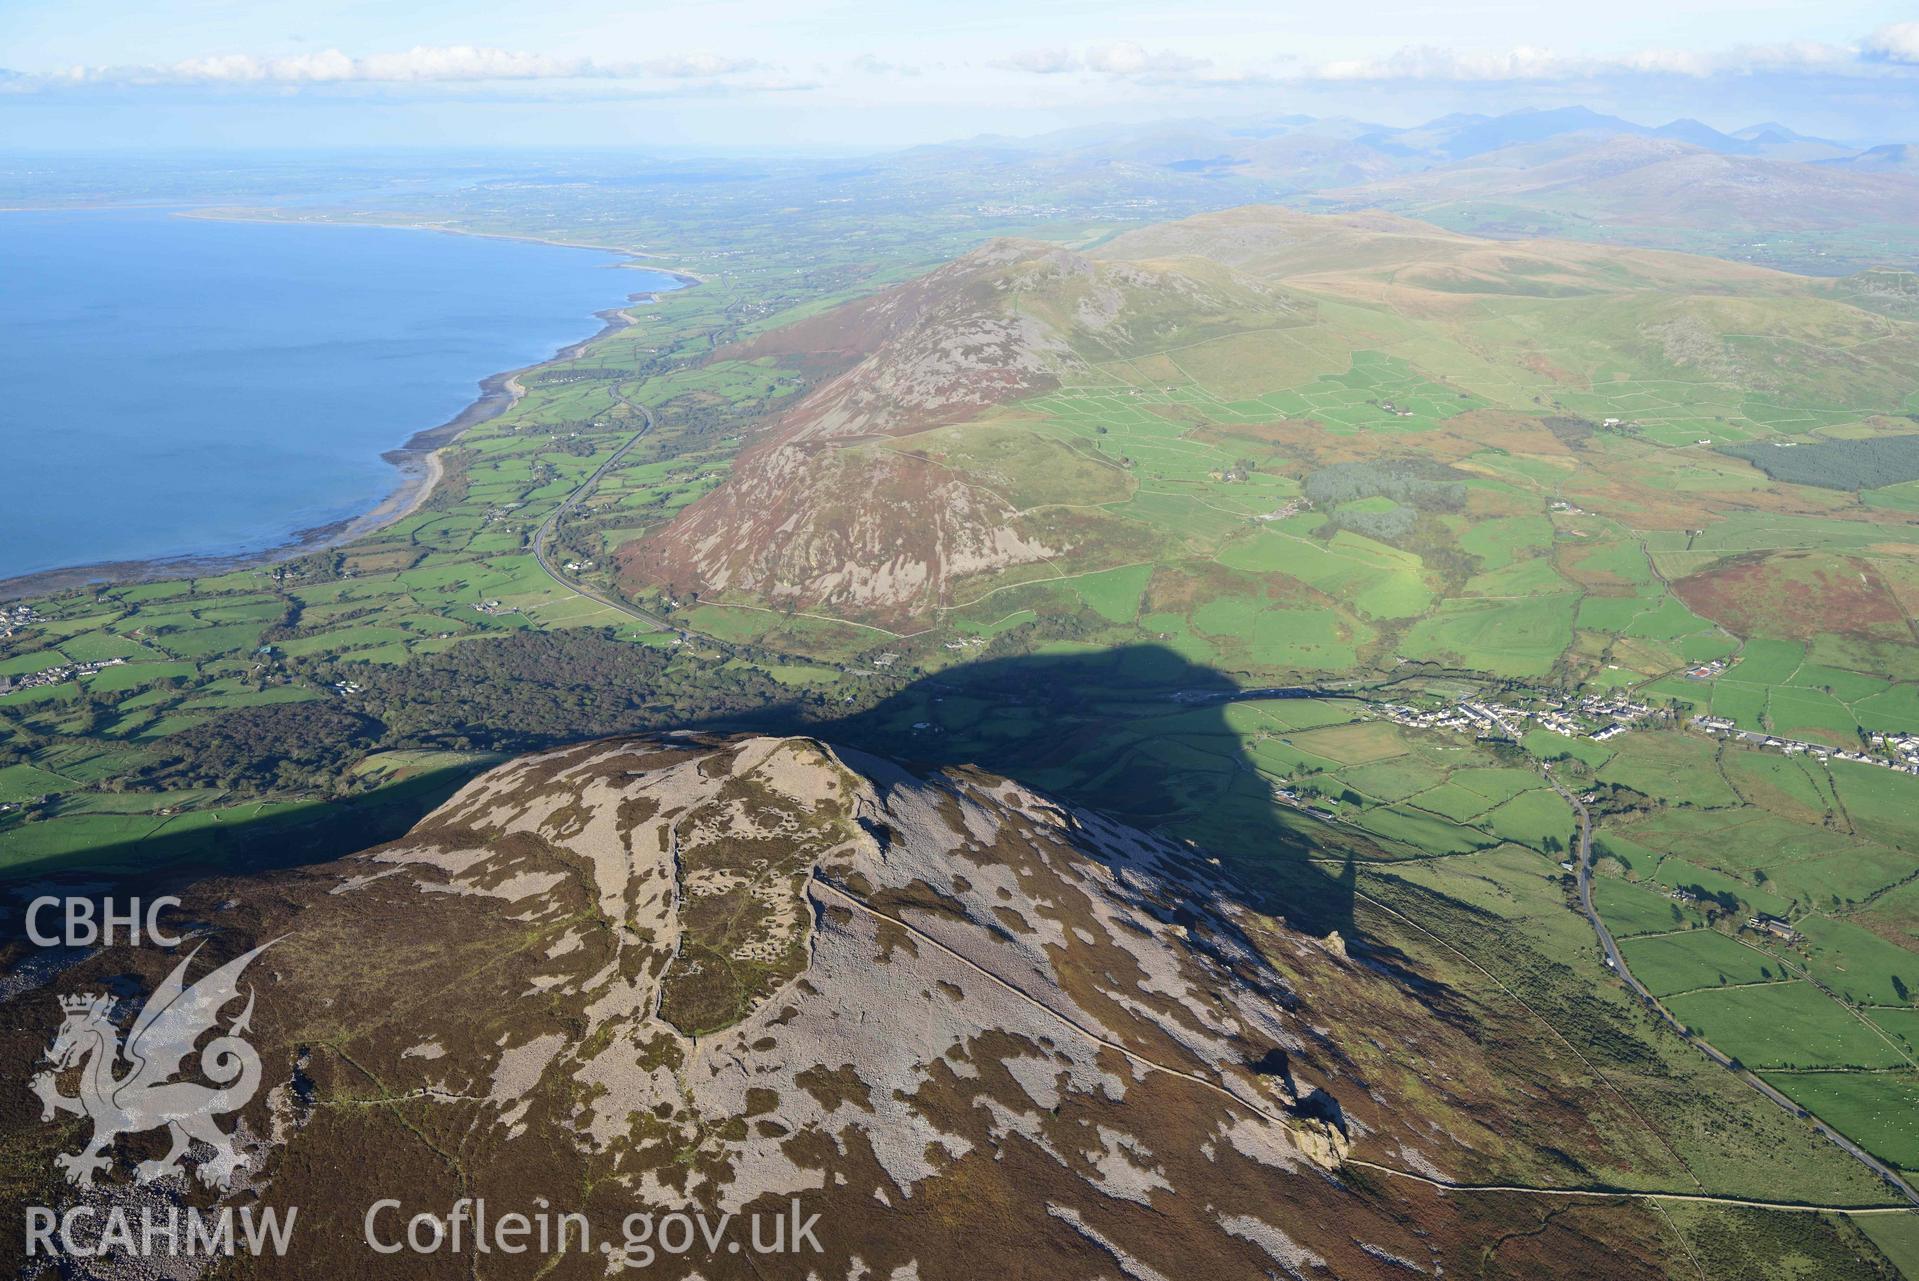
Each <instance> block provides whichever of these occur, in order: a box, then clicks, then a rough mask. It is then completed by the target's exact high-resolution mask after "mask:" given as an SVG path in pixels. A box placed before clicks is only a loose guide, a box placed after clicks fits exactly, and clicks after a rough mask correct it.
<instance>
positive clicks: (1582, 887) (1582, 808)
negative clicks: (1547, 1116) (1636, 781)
mask: <svg viewBox="0 0 1919 1281" xmlns="http://www.w3.org/2000/svg"><path fill="white" fill-rule="evenodd" d="M1541 773H1543V774H1544V775H1545V777H1546V781H1547V782H1548V783H1550V784H1551V785H1552V789H1553V790H1554V791H1555V792H1558V793H1559V795H1560V797H1561V798H1562V799H1563V800H1565V802H1566V803H1567V804H1568V805H1570V806H1572V807H1573V812H1574V813H1575V814H1577V815H1578V816H1579V848H1578V850H1577V851H1576V853H1575V854H1574V857H1573V867H1574V870H1575V873H1576V875H1577V877H1578V881H1579V909H1580V911H1582V912H1584V913H1585V914H1586V920H1587V921H1588V922H1590V923H1591V925H1592V927H1593V933H1594V934H1596V935H1598V937H1599V949H1600V951H1601V952H1603V953H1604V954H1605V957H1606V961H1607V963H1608V964H1609V965H1610V966H1611V967H1612V969H1613V971H1614V972H1615V973H1617V974H1618V975H1619V977H1620V978H1621V979H1622V980H1623V981H1624V982H1625V984H1626V986H1627V987H1628V988H1629V989H1631V991H1632V992H1633V994H1634V995H1635V996H1637V997H1638V998H1639V999H1640V1000H1641V1001H1642V1002H1644V1003H1645V1005H1646V1008H1647V1009H1649V1010H1651V1011H1652V1012H1653V1013H1654V1014H1656V1015H1658V1016H1659V1018H1660V1019H1661V1020H1663V1021H1664V1022H1665V1024H1666V1025H1667V1026H1668V1027H1670V1028H1672V1030H1673V1031H1675V1032H1678V1033H1680V1034H1681V1035H1682V1036H1684V1037H1685V1039H1686V1040H1687V1041H1689V1042H1691V1043H1692V1045H1693V1046H1694V1048H1696V1049H1697V1050H1698V1051H1699V1052H1700V1053H1701V1054H1703V1055H1705V1056H1706V1057H1707V1058H1709V1059H1711V1060H1712V1061H1713V1062H1714V1063H1717V1064H1718V1065H1719V1066H1720V1067H1722V1068H1725V1069H1726V1070H1727V1071H1728V1072H1731V1073H1732V1074H1733V1075H1734V1076H1736V1077H1738V1078H1739V1079H1740V1080H1741V1081H1744V1082H1745V1083H1746V1084H1747V1085H1749V1086H1751V1087H1752V1088H1753V1089H1754V1090H1757V1091H1758V1092H1759V1093H1760V1094H1763V1095H1765V1096H1766V1097H1767V1098H1768V1099H1771V1100H1772V1101H1773V1102H1774V1103H1776V1104H1778V1105H1779V1106H1780V1107H1782V1108H1784V1109H1785V1110H1786V1111H1788V1112H1790V1113H1792V1114H1793V1115H1794V1116H1797V1117H1803V1118H1804V1119H1805V1120H1806V1121H1808V1122H1809V1123H1810V1124H1811V1125H1812V1128H1813V1129H1815V1130H1817V1131H1818V1132H1819V1133H1820V1134H1822V1135H1824V1136H1825V1137H1826V1138H1827V1139H1829V1140H1831V1141H1832V1143H1833V1144H1834V1145H1835V1146H1837V1147H1838V1148H1839V1149H1840V1150H1841V1151H1842V1152H1844V1153H1845V1154H1846V1155H1847V1156H1850V1157H1851V1158H1852V1159H1853V1160H1855V1161H1857V1162H1859V1163H1860V1164H1861V1165H1863V1166H1865V1167H1866V1168H1867V1169H1868V1170H1871V1171H1872V1172H1873V1173H1874V1174H1876V1175H1878V1176H1879V1178H1880V1180H1881V1181H1883V1182H1884V1183H1885V1184H1886V1185H1887V1186H1888V1187H1890V1188H1892V1189H1893V1190H1894V1191H1896V1192H1898V1193H1899V1194H1900V1195H1901V1196H1903V1197H1905V1199H1906V1200H1908V1201H1910V1202H1912V1204H1914V1205H1919V1191H1914V1190H1913V1187H1912V1185H1911V1184H1909V1183H1907V1182H1906V1181H1905V1179H1903V1178H1901V1177H1900V1176H1899V1174H1898V1172H1897V1171H1895V1170H1893V1169H1892V1168H1891V1167H1889V1166H1887V1165H1886V1163H1885V1162H1883V1161H1881V1160H1879V1158H1877V1157H1875V1156H1873V1155H1872V1153H1870V1152H1867V1151H1866V1150H1865V1149H1863V1148H1861V1147H1860V1146H1859V1145H1858V1144H1856V1143H1854V1142H1853V1141H1852V1140H1851V1139H1848V1138H1847V1137H1846V1136H1845V1135H1843V1134H1841V1133H1839V1131H1837V1130H1835V1129H1833V1128H1832V1127H1831V1126H1830V1125H1827V1124H1826V1123H1825V1122H1824V1121H1821V1120H1820V1119H1819V1118H1818V1117H1816V1116H1814V1115H1813V1114H1812V1113H1811V1112H1809V1111H1807V1110H1806V1109H1805V1108H1803V1107H1801V1106H1800V1105H1799V1104H1797V1103H1795V1102H1793V1101H1792V1100H1791V1099H1789V1098H1787V1097H1786V1096H1785V1095H1784V1094H1781V1093H1780V1092H1779V1091H1778V1090H1775V1089H1774V1088H1773V1087H1772V1086H1770V1085H1768V1084H1767V1083H1766V1082H1765V1081H1762V1080H1761V1079H1760V1078H1759V1077H1757V1076H1755V1075H1754V1074H1753V1073H1751V1072H1749V1071H1747V1070H1746V1069H1745V1068H1744V1067H1742V1066H1740V1065H1738V1064H1736V1063H1734V1062H1733V1061H1732V1057H1731V1056H1730V1055H1728V1054H1725V1053H1723V1052H1721V1051H1720V1050H1719V1048H1718V1047H1717V1046H1715V1045H1713V1044H1712V1043H1711V1042H1709V1041H1707V1040H1706V1039H1705V1038H1704V1037H1702V1036H1700V1035H1699V1034H1698V1033H1696V1032H1695V1033H1693V1034H1691V1035H1689V1036H1688V1035H1686V1026H1685V1024H1683V1023H1681V1022H1680V1021H1679V1020H1678V1019H1676V1018H1674V1017H1673V1015H1672V1014H1671V1012H1670V1011H1668V1010H1667V1009H1666V1007H1665V1006H1664V1005H1662V1004H1660V1001H1659V998H1658V997H1656V996H1654V995H1653V994H1652V992H1651V991H1650V990H1649V989H1648V988H1647V987H1646V985H1645V984H1644V983H1641V982H1640V981H1639V980H1638V979H1637V978H1635V977H1634V976H1633V972H1632V971H1631V970H1630V969H1628V968H1627V967H1626V958H1625V957H1624V956H1623V955H1621V954H1620V951H1619V945H1618V944H1617V943H1616V942H1614V941H1613V936H1612V931H1611V930H1609V929H1607V928H1606V923H1605V922H1604V921H1602V920H1601V919H1600V918H1599V911H1598V909H1597V908H1595V907H1594V906H1593V856H1592V839H1593V820H1592V811H1591V810H1589V809H1588V808H1587V807H1586V803H1585V802H1584V801H1582V800H1581V799H1579V797H1578V796H1577V795H1575V794H1574V793H1573V792H1571V791H1570V790H1568V789H1567V788H1566V787H1564V786H1563V785H1562V784H1561V783H1560V781H1559V780H1558V779H1556V778H1554V777H1553V774H1552V770H1551V769H1550V768H1546V769H1542V770H1541Z"/></svg>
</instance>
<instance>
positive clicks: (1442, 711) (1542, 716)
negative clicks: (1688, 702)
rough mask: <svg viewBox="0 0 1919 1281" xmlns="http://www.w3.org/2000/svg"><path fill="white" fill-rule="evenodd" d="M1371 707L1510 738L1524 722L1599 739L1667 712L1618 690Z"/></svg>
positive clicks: (1420, 724)
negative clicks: (1518, 700) (1520, 701)
mask: <svg viewBox="0 0 1919 1281" xmlns="http://www.w3.org/2000/svg"><path fill="white" fill-rule="evenodd" d="M1373 711H1375V712H1376V713H1378V714H1379V715H1380V716H1383V717H1385V718H1386V719H1387V720H1389V721H1393V722H1395V723H1397V724H1400V725H1410V726H1413V727H1415V728H1418V729H1451V730H1458V731H1460V732H1461V733H1468V734H1472V735H1474V736H1475V737H1478V738H1504V739H1511V740H1513V741H1515V742H1517V741H1518V740H1519V738H1520V736H1521V735H1522V734H1523V733H1524V730H1523V729H1521V728H1520V727H1521V724H1522V723H1523V722H1526V721H1532V722H1534V723H1536V724H1538V725H1540V726H1542V727H1543V728H1545V729H1549V730H1552V731H1553V732H1554V733H1556V734H1564V735H1565V736H1566V737H1568V738H1590V739H1592V740H1593V741H1595V742H1600V743H1603V742H1605V741H1606V740H1607V739H1609V738H1612V737H1614V736H1616V735H1619V734H1623V733H1625V732H1626V731H1627V730H1628V729H1631V728H1632V727H1633V726H1635V725H1645V724H1651V723H1653V722H1655V721H1658V720H1661V719H1663V718H1664V717H1666V716H1667V715H1668V713H1666V712H1664V711H1663V710H1661V709H1660V708H1656V707H1652V706H1649V705H1648V704H1645V703H1641V702H1636V701H1634V700H1633V699H1631V698H1627V697H1625V696H1624V695H1619V694H1586V695H1583V696H1581V697H1580V698H1577V699H1574V700H1572V701H1571V702H1561V701H1558V700H1554V699H1551V698H1538V699H1535V700H1534V701H1533V702H1530V703H1527V704H1525V705H1514V704H1510V703H1495V702H1491V701H1488V700H1486V699H1478V698H1462V699H1460V700H1458V701H1457V702H1455V703H1453V704H1451V705H1450V706H1446V707H1440V708H1432V709H1421V708H1416V707H1408V706H1406V705H1404V704H1401V703H1379V704H1376V705H1375V706H1374V707H1373Z"/></svg>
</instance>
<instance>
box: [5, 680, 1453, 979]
mask: <svg viewBox="0 0 1919 1281" xmlns="http://www.w3.org/2000/svg"><path fill="white" fill-rule="evenodd" d="M1310 697H1326V698H1334V699H1336V698H1341V697H1349V695H1345V694H1342V693H1341V692H1340V691H1321V690H1314V689H1309V688H1305V687H1294V688H1283V689H1267V690H1244V689H1242V688H1240V687H1239V686H1238V685H1236V684H1235V683H1233V682H1232V681H1231V680H1229V679H1227V678H1226V677H1225V676H1224V675H1222V674H1221V673H1219V672H1217V671H1214V670H1212V669H1210V668H1207V667H1202V666H1200V665H1198V664H1195V663H1192V662H1190V661H1188V660H1187V659H1185V658H1183V657H1181V656H1180V655H1179V654H1177V653H1176V652H1174V651H1173V650H1171V649H1168V648H1166V647H1164V646H1157V645H1137V646H1128V647H1124V648H1120V649H1108V650H1098V651H1092V652H1087V653H1081V654H1056V655H1015V656H1008V657H999V658H989V659H982V660H978V661H974V662H970V663H963V664H959V665H956V666H954V667H951V668H948V669H946V670H944V671H941V672H938V673H936V674H933V675H929V676H925V677H922V678H920V679H917V680H915V681H912V682H911V683H909V684H907V685H906V686H904V687H903V688H900V689H899V690H897V691H895V692H894V693H892V694H890V695H887V696H886V697H884V698H882V699H881V700H880V701H879V702H878V703H877V704H875V705H873V706H871V707H870V708H867V709H865V710H862V711H858V712H853V713H850V714H846V715H836V714H833V713H831V712H827V711H823V710H822V708H821V706H820V705H818V704H807V703H804V702H797V701H796V702H792V703H787V704H784V705H775V706H769V707H762V708H758V709H755V710H754V711H752V712H749V713H743V714H742V713H736V714H728V715H723V716H715V717H711V718H705V719H700V720H694V721H691V722H688V721H684V720H682V721H679V722H677V723H675V724H672V725H668V724H663V723H661V722H660V720H659V719H658V717H657V716H650V715H648V714H647V713H646V712H645V710H644V709H641V708H635V709H634V711H633V713H632V716H631V720H630V723H627V722H626V721H624V720H618V719H616V720H614V721H612V722H601V723H596V724H595V725H594V726H593V727H592V731H591V733H592V735H593V736H600V735H602V734H615V733H623V732H624V733H647V732H658V731H661V730H665V729H670V728H680V729H691V730H702V731H710V732H739V731H751V732H756V733H773V734H807V735H811V736H814V737H817V738H820V739H822V740H824V741H826V742H829V743H833V744H837V745H843V746H846V747H849V748H854V749H857V750H860V751H864V752H868V753H871V754H873V755H876V756H883V757H887V758H890V759H893V760H896V761H898V762H900V763H901V764H903V765H905V766H907V767H908V768H909V769H911V770H913V771H914V772H917V773H926V772H930V771H933V770H938V769H942V768H947V767H955V766H975V767H977V768H979V769H982V770H985V771H986V772H988V773H992V774H997V775H1003V776H1005V777H1007V778H1011V779H1014V780H1016V781H1018V782H1020V783H1022V784H1024V785H1026V786H1029V787H1033V788H1035V789H1037V790H1040V791H1044V792H1048V793H1051V794H1052V795H1055V796H1057V797H1059V798H1060V799H1062V800H1064V801H1067V802H1069V803H1071V804H1074V805H1079V806H1083V807H1086V808H1088V809H1093V810H1098V811H1100V812H1102V813H1105V814H1108V815H1110V816H1112V817H1113V818H1116V819H1118V820H1120V821H1122V822H1125V823H1128V824H1130V825H1132V826H1136V827H1140V828H1143V829H1146V830H1150V831H1154V832H1157V833H1159V834H1161V835H1164V836H1167V837H1170V838H1173V839H1176V840H1192V841H1194V842H1196V843H1197V844H1199V845H1200V846H1201V847H1203V849H1204V850H1205V852H1207V853H1208V854H1211V855H1214V856H1216V857H1217V858H1218V859H1219V860H1220V863H1221V870H1222V871H1224V872H1225V873H1226V874H1227V875H1228V877H1229V878H1230V880H1231V882H1232V883H1233V885H1234V886H1235V887H1236V890H1237V892H1238V893H1239V895H1240V897H1241V899H1242V901H1243V902H1244V904H1245V905H1246V906H1248V907H1250V908H1253V909H1254V910H1256V911H1259V912H1261V913H1263V914H1266V915H1269V916H1274V917H1278V918H1281V919H1283V920H1284V921H1285V922H1286V924H1287V925H1288V926H1290V927H1291V928H1293V929H1295V930H1299V931H1303V932H1305V933H1308V934H1311V935H1314V936H1315V937H1319V938H1328V937H1330V936H1332V935H1334V934H1337V935H1338V936H1339V938H1340V940H1341V941H1342V942H1343V943H1344V945H1345V946H1346V948H1347V950H1348V952H1349V954H1351V955H1354V956H1355V957H1356V958H1358V959H1362V960H1363V961H1364V962H1365V963H1366V964H1368V965H1370V966H1372V967H1373V968H1374V969H1376V970H1380V971H1384V972H1387V973H1391V974H1393V975H1396V976H1397V977H1399V978H1400V979H1401V980H1402V981H1404V982H1406V983H1407V984H1408V985H1410V986H1413V987H1416V988H1419V989H1422V990H1424V989H1427V988H1428V987H1429V984H1428V983H1427V982H1426V981H1425V980H1423V979H1421V978H1420V977H1419V976H1418V975H1417V974H1416V973H1414V972H1413V971H1411V970H1410V969H1408V967H1407V966H1406V964H1405V962H1404V958H1403V957H1402V956H1401V955H1400V954H1399V953H1398V952H1397V951H1396V950H1395V949H1393V948H1391V947H1390V946H1389V945H1386V944H1384V943H1382V942H1381V941H1379V940H1377V939H1372V938H1368V937H1367V936H1366V934H1365V932H1364V931H1363V930H1362V929H1361V927H1360V926H1359V924H1358V922H1357V920H1356V919H1355V915H1354V909H1355V904H1356V881H1357V874H1356V861H1357V860H1358V859H1363V858H1368V857H1383V856H1384V852H1383V851H1380V850H1378V848H1377V847H1376V846H1373V845H1372V843H1371V842H1370V841H1369V840H1368V839H1367V838H1366V837H1365V836H1364V835H1363V834H1361V833H1359V832H1358V831H1356V830H1355V829H1352V828H1349V827H1344V826H1342V825H1338V824H1334V823H1326V822H1321V821H1319V820H1316V819H1313V818H1310V817H1308V816H1307V815H1305V814H1304V813H1300V812H1297V811H1293V812H1291V813H1287V812H1286V811H1284V810H1283V809H1282V807H1281V806H1279V805H1277V804H1276V803H1275V798H1274V792H1273V782H1272V780H1271V778H1270V776H1268V775H1266V774H1263V773H1262V772H1261V771H1260V770H1259V769H1258V767H1257V765H1256V762H1255V761H1254V760H1253V758H1252V756H1251V754H1250V753H1249V751H1248V750H1247V742H1246V736H1245V734H1244V733H1243V730H1244V729H1245V726H1246V723H1247V722H1248V720H1249V719H1251V718H1249V717H1248V716H1247V715H1245V714H1243V713H1242V714H1240V715H1239V716H1237V717H1236V718H1235V719H1239V720H1240V721H1241V722H1242V723H1241V725H1240V727H1238V728H1236V727H1235V726H1234V725H1233V724H1232V723H1230V721H1229V713H1230V709H1232V708H1234V707H1235V706H1236V705H1243V704H1247V703H1258V702H1261V701H1267V702H1271V703H1274V704H1281V703H1284V702H1286V701H1290V700H1297V699H1301V698H1310ZM505 719H506V720H510V718H505ZM1281 719H1282V720H1283V717H1282V718H1281ZM462 728H463V732H464V733H465V734H466V735H467V737H468V738H469V739H471V738H473V737H474V735H476V734H478V733H480V732H481V731H482V730H483V729H485V727H476V726H471V725H466V726H463V727H462ZM485 732H486V733H487V734H490V735H492V736H493V741H486V742H479V741H476V742H473V744H472V745H473V746H475V747H483V748H486V749H490V750H493V751H497V752H502V753H520V752H527V751H536V750H540V749H542V748H547V747H552V746H557V745H559V744H560V743H562V742H565V741H572V740H571V738H561V737H556V736H554V735H552V734H538V735H535V734H528V733H525V732H524V731H520V730H516V729H514V728H512V727H511V726H510V724H507V723H500V724H499V725H498V726H497V728H493V729H490V730H485ZM1268 732H1274V733H1282V734H1283V729H1275V730H1271V731H1268ZM574 737H578V736H574ZM484 767H485V766H484V763H475V764H473V765H472V766H470V767H467V768H461V769H454V770H445V771H440V772H437V773H434V774H431V775H423V776H420V777H418V778H415V779H413V780H410V781H408V782H406V783H403V784H400V785H398V786H396V787H392V788H388V789H383V790H381V791H379V792H376V793H371V794H367V795H362V796H355V797H350V798H347V799H342V800H338V801H334V802H331V803H329V804H324V805H313V806H307V807H301V808H298V809H296V810H295V811H293V812H285V813H279V814H274V815H269V816H267V817H263V818H260V819H255V820H252V821H250V822H246V823H231V822H229V823H224V824H220V825H218V826H217V827H205V826H203V827H200V828H197V829H194V830H191V831H188V832H183V833H181V834H178V835H175V836H163V837H161V838H158V839H153V840H146V841H136V842H127V843H122V844H118V845H113V846H105V847H98V848H94V849H89V850H87V851H85V852H84V853H81V854H76V855H73V856H69V857H66V858H62V859H60V860H59V861H58V863H57V864H50V865H47V866H46V867H45V868H44V870H43V871H42V870H38V869H35V868H34V867H31V866H28V867H15V868H10V869H7V870H6V873H5V875H4V877H3V878H0V879H3V880H4V881H5V882H7V883H8V891H9V892H5V893H4V898H5V900H6V901H5V902H4V903H0V939H4V938H6V937H7V935H8V934H17V931H15V930H12V929H11V928H5V927H13V926H17V925H18V924H19V921H18V916H19V909H20V907H21V905H22V904H23V903H24V901H25V899H24V897H23V896H22V895H21V890H22V888H23V883H27V882H35V881H39V882H55V881H57V882H61V883H66V884H68V885H74V884H76V883H83V884H85V885H86V886H87V887H88V890H89V892H93V893H105V892H108V890H110V889H115V888H117V887H137V888H138V889H139V890H140V891H141V892H142V893H145V894H148V895H153V894H158V893H165V892H170V891H173V890H177V889H179V888H181V887H183V886H186V885H189V884H192V883H193V882H194V881H197V880H200V879H204V878H206V877H209V876H215V875H232V874H236V873H258V872H270V871H273V870H276V869H283V868H288V867H295V866H301V865H311V864H317V863H322V862H326V861H329V860H331V859H334V858H338V857H342V856H344V855H347V854H351V853H354V852H356V851H358V850H362V849H366V848H369V847H371V846H374V845H378V844H381V843H383V842H386V841H390V840H394V839H397V838H398V837H400V836H401V835H403V834H404V833H405V832H406V831H407V829H408V828H409V827H411V826H412V825H413V824H414V823H415V822H417V821H418V820H419V819H420V818H422V817H424V816H425V815H426V814H428V813H429V812H431V811H432V810H433V809H434V808H436V807H437V806H438V805H440V804H441V803H443V802H444V801H445V800H446V799H447V797H449V796H450V795H452V793H453V792H454V791H455V790H457V788H458V787H459V786H460V785H461V784H463V783H464V782H466V781H467V779H468V778H470V777H472V776H473V775H474V774H475V773H477V772H479V770H480V769H482V768H484ZM1282 814H1284V815H1285V816H1284V817H1282Z"/></svg>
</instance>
